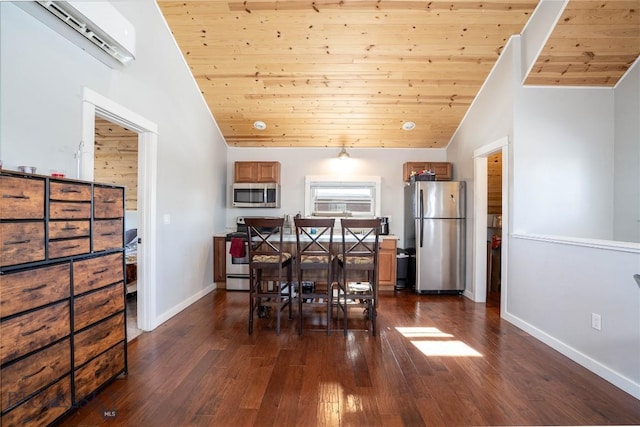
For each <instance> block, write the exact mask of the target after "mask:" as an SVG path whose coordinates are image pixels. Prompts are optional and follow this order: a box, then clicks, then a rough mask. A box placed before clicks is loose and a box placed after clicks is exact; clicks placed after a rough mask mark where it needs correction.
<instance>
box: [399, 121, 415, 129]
mask: <svg viewBox="0 0 640 427" xmlns="http://www.w3.org/2000/svg"><path fill="white" fill-rule="evenodd" d="M415 127H416V124H415V123H414V122H404V123H403V124H402V129H403V130H413V129H415Z"/></svg>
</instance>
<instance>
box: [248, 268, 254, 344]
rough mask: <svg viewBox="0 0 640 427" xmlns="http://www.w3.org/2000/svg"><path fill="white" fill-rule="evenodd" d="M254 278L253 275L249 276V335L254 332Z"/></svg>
mask: <svg viewBox="0 0 640 427" xmlns="http://www.w3.org/2000/svg"><path fill="white" fill-rule="evenodd" d="M254 292H255V288H254V278H253V275H251V276H250V277H249V335H251V334H252V333H253V311H254V309H255V307H254Z"/></svg>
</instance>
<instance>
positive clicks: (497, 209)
mask: <svg viewBox="0 0 640 427" xmlns="http://www.w3.org/2000/svg"><path fill="white" fill-rule="evenodd" d="M501 254H502V151H499V152H496V153H492V154H490V155H489V156H488V157H487V297H486V298H487V305H491V306H496V307H500V290H501V278H502V268H501V265H502V262H501V258H502V257H501Z"/></svg>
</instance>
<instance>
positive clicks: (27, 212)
mask: <svg viewBox="0 0 640 427" xmlns="http://www.w3.org/2000/svg"><path fill="white" fill-rule="evenodd" d="M0 218H2V219H43V218H44V180H42V179H28V178H18V177H13V176H0Z"/></svg>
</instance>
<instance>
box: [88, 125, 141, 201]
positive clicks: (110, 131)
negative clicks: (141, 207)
mask: <svg viewBox="0 0 640 427" xmlns="http://www.w3.org/2000/svg"><path fill="white" fill-rule="evenodd" d="M93 173H94V178H95V180H96V181H99V182H108V183H112V184H117V185H124V186H125V187H126V193H125V194H126V207H125V209H126V210H128V211H135V210H138V134H137V133H136V132H133V131H131V130H129V129H126V128H123V127H122V126H119V125H116V124H115V123H111V122H109V121H107V120H105V119H102V118H100V117H96V130H95V153H94V166H93Z"/></svg>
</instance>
